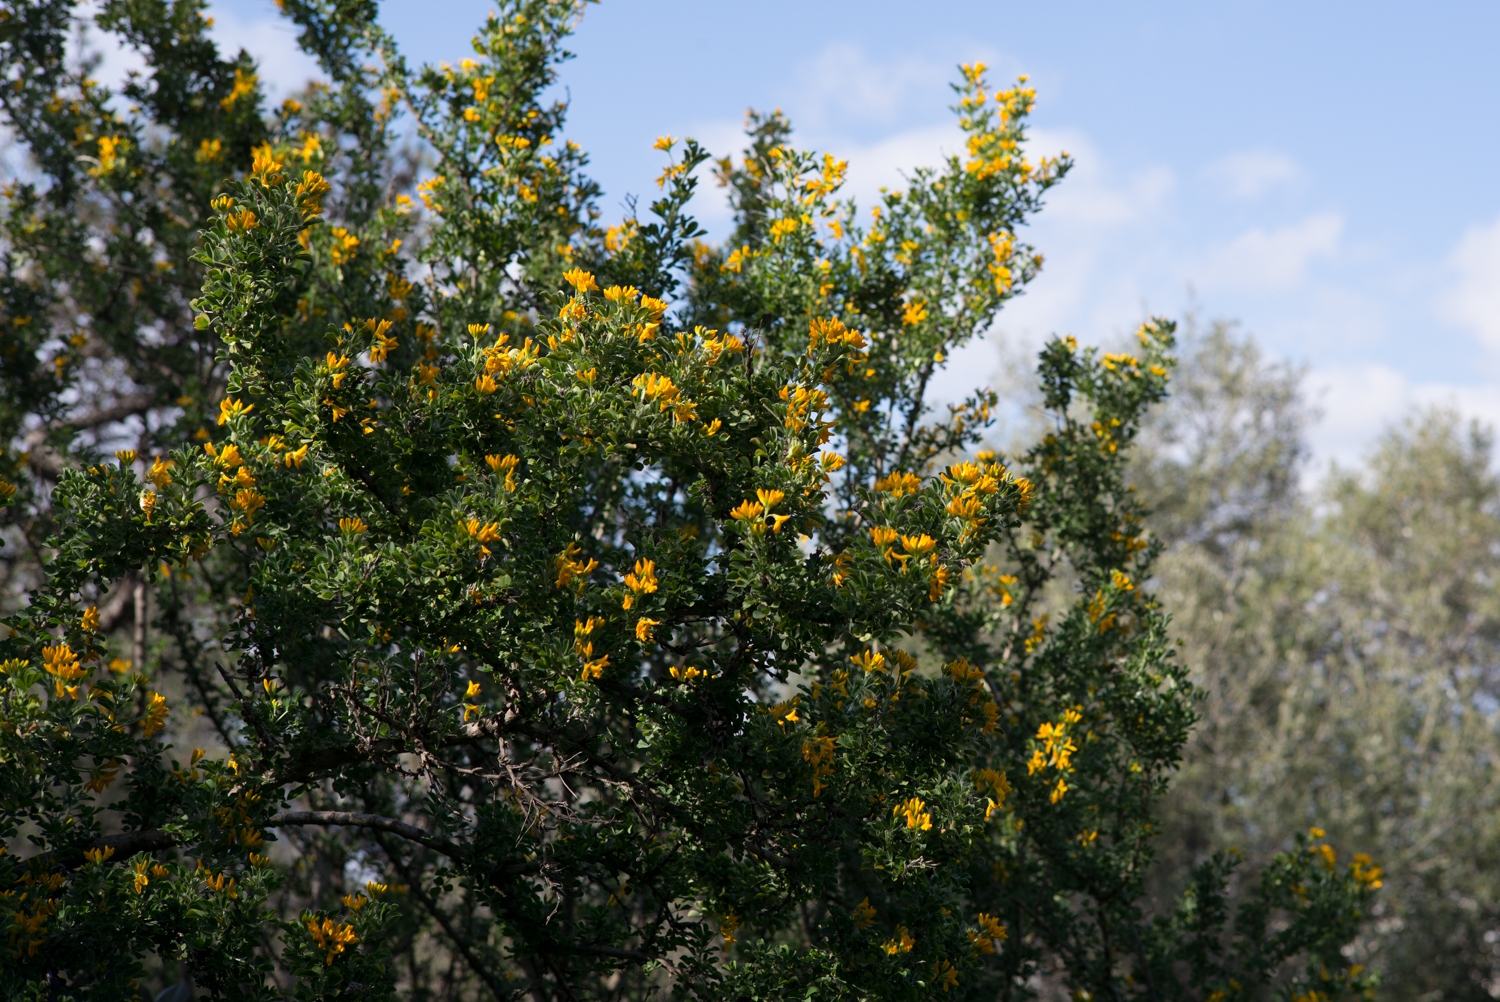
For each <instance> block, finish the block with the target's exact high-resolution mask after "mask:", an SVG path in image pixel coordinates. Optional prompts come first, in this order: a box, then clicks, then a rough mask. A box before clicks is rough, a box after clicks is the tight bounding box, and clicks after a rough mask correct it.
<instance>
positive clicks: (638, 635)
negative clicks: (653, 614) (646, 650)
mask: <svg viewBox="0 0 1500 1002" xmlns="http://www.w3.org/2000/svg"><path fill="white" fill-rule="evenodd" d="M660 625H661V620H659V619H647V618H645V617H644V616H642V617H641V618H640V619H638V620H636V622H635V639H637V640H639V641H640V642H641V643H643V644H649V643H650V642H651V641H652V639H653V637H654V636H655V634H654V632H653V631H654V630H655V629H656V628H657V627H658V626H660Z"/></svg>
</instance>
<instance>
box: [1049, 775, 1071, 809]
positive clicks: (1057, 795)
mask: <svg viewBox="0 0 1500 1002" xmlns="http://www.w3.org/2000/svg"><path fill="white" fill-rule="evenodd" d="M1067 792H1068V781H1067V780H1065V779H1059V780H1058V781H1057V785H1056V786H1055V787H1053V788H1052V802H1053V803H1054V804H1055V803H1057V802H1058V801H1059V800H1061V799H1062V798H1063V794H1065V793H1067Z"/></svg>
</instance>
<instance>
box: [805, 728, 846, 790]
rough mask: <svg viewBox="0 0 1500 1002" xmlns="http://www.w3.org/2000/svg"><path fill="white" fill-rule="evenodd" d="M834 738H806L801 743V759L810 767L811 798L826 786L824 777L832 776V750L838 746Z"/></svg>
mask: <svg viewBox="0 0 1500 1002" xmlns="http://www.w3.org/2000/svg"><path fill="white" fill-rule="evenodd" d="M838 740H839V739H838V738H836V737H828V736H823V737H816V738H808V739H807V740H806V741H804V742H802V757H803V758H804V759H806V760H807V763H808V764H809V765H811V766H812V781H813V796H814V797H816V796H817V795H818V794H820V793H822V792H823V787H824V786H825V785H827V784H825V783H824V782H823V778H824V777H825V776H831V775H833V750H834V747H835V746H836V745H837V744H838Z"/></svg>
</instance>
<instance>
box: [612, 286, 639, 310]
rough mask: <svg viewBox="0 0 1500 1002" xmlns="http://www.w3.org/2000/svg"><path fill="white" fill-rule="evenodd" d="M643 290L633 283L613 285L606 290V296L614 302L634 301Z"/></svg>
mask: <svg viewBox="0 0 1500 1002" xmlns="http://www.w3.org/2000/svg"><path fill="white" fill-rule="evenodd" d="M640 294H641V290H640V289H637V288H636V287H635V286H633V285H611V286H610V287H609V288H607V289H605V290H604V298H605V299H608V300H609V301H610V302H612V303H620V304H622V305H623V304H625V303H633V302H635V299H636V297H637V296H639V295H640Z"/></svg>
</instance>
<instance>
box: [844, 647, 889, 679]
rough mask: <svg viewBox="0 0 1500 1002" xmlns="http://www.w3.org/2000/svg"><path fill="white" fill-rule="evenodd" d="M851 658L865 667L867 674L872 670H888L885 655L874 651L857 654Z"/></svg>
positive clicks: (853, 661)
mask: <svg viewBox="0 0 1500 1002" xmlns="http://www.w3.org/2000/svg"><path fill="white" fill-rule="evenodd" d="M849 660H850V661H851V662H852V663H854V664H855V665H857V666H858V667H860V668H863V669H864V670H865V673H866V674H868V673H870V672H872V671H879V672H883V671H885V670H886V669H885V655H883V654H877V653H875V652H874V651H865V652H863V653H862V654H856V655H854V656H853V657H851V658H850V659H849Z"/></svg>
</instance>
